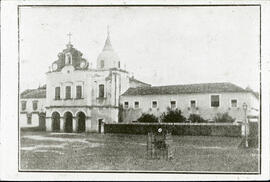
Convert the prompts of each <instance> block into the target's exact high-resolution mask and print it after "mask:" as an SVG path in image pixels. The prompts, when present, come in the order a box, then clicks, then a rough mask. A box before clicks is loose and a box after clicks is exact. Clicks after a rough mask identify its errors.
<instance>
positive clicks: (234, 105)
mask: <svg viewBox="0 0 270 182" xmlns="http://www.w3.org/2000/svg"><path fill="white" fill-rule="evenodd" d="M231 107H237V100H236V99H232V100H231Z"/></svg>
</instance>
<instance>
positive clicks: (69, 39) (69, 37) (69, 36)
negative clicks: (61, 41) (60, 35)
mask: <svg viewBox="0 0 270 182" xmlns="http://www.w3.org/2000/svg"><path fill="white" fill-rule="evenodd" d="M67 36H68V43H69V44H70V41H71V36H72V34H71V33H70V32H69V33H68V34H67Z"/></svg>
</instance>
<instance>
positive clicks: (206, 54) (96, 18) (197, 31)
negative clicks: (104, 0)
mask: <svg viewBox="0 0 270 182" xmlns="http://www.w3.org/2000/svg"><path fill="white" fill-rule="evenodd" d="M19 20H20V26H19V27H20V28H19V31H20V60H19V61H20V87H21V91H22V90H25V89H29V88H37V87H38V86H39V85H43V84H45V83H46V75H45V73H46V72H47V71H48V70H49V66H51V64H52V63H53V62H54V61H55V60H57V54H58V53H59V52H61V51H62V50H63V49H65V47H66V44H67V43H68V36H67V34H68V33H69V32H71V34H72V37H71V43H72V44H73V45H74V47H75V48H76V49H78V50H79V51H81V52H82V53H83V57H84V58H86V59H87V61H88V62H90V63H91V64H92V67H95V65H96V59H97V57H98V55H99V54H100V53H101V51H102V48H103V46H104V43H105V40H106V36H107V26H108V25H109V27H110V37H111V43H112V46H113V48H114V50H115V52H116V53H117V54H118V56H119V57H120V61H121V65H122V67H124V65H125V67H126V69H127V70H128V71H130V72H131V74H133V75H134V76H135V78H137V79H139V80H141V81H144V82H147V83H150V84H152V85H175V84H192V83H210V82H232V83H234V84H237V85H239V86H241V87H243V88H245V87H247V86H249V87H250V88H252V89H254V90H255V91H258V90H259V62H260V55H259V34H260V31H259V8H258V7H247V6H246V7H240V6H239V7H237V6H235V7H230V6H226V7H22V8H21V9H20V19H19Z"/></svg>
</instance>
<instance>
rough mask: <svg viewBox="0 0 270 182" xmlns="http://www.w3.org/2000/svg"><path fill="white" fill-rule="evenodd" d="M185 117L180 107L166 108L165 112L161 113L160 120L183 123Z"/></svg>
mask: <svg viewBox="0 0 270 182" xmlns="http://www.w3.org/2000/svg"><path fill="white" fill-rule="evenodd" d="M185 121H186V118H185V117H184V116H183V115H182V111H181V110H180V109H174V110H173V109H171V108H167V112H166V113H165V112H164V113H162V115H161V122H163V123H184V122H185Z"/></svg>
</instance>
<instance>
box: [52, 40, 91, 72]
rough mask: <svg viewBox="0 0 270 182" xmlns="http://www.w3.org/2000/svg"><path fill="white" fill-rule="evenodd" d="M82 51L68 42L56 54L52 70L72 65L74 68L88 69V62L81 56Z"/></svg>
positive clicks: (59, 69)
mask: <svg viewBox="0 0 270 182" xmlns="http://www.w3.org/2000/svg"><path fill="white" fill-rule="evenodd" d="M82 55H83V54H82V53H81V52H80V51H78V50H77V49H75V48H74V47H73V45H72V44H71V43H70V41H69V43H68V44H67V45H66V49H64V50H63V51H62V52H60V53H59V54H58V59H57V60H56V61H54V62H53V64H52V71H53V72H56V71H61V70H62V68H63V67H65V66H69V65H72V66H73V67H74V69H75V70H85V69H88V62H87V61H86V59H84V58H82Z"/></svg>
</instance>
